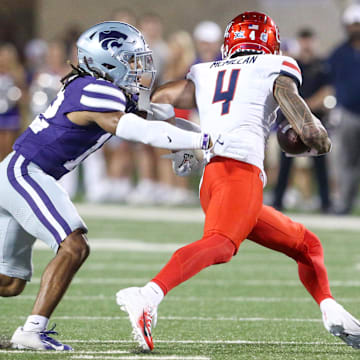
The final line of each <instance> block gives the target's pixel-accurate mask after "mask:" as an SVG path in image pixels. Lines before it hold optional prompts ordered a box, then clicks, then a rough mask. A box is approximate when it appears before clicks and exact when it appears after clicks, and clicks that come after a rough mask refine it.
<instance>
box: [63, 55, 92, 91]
mask: <svg viewBox="0 0 360 360" xmlns="http://www.w3.org/2000/svg"><path fill="white" fill-rule="evenodd" d="M68 64H69V65H70V66H71V68H72V70H71V71H70V72H69V73H67V74H66V75H65V76H64V77H63V78H62V79H61V80H60V81H61V83H62V84H63V85H64V86H65V87H66V86H67V85H69V84H70V83H71V82H72V81H73V80H74V79H76V78H77V77H84V76H86V75H90V73H88V72H87V71H85V70H84V69H82V68H81V67H80V66H79V65H77V66H75V65H73V64H71V63H70V61H68Z"/></svg>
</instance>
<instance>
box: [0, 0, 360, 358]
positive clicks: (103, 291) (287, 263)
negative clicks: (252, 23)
mask: <svg viewBox="0 0 360 360" xmlns="http://www.w3.org/2000/svg"><path fill="white" fill-rule="evenodd" d="M353 3H356V2H354V1H349V0H301V1H299V0H224V1H219V0H206V1H205V0H194V1H189V0H184V1H171V2H170V1H166V0H156V1H151V0H149V1H141V0H132V1H121V0H103V1H101V2H100V1H95V0H62V1H55V0H0V158H3V157H4V156H5V155H6V153H8V152H9V151H11V143H12V141H13V140H14V138H15V137H16V136H17V135H18V134H19V133H20V132H21V131H22V129H24V128H25V127H26V126H27V125H28V124H29V122H30V121H31V120H32V118H33V117H34V116H36V114H37V113H39V112H41V111H43V110H44V109H45V108H46V106H47V105H48V104H49V102H50V101H51V99H52V98H53V97H54V96H55V94H56V92H57V91H58V89H59V88H60V82H59V80H60V78H61V77H62V76H63V75H65V74H66V73H67V72H68V71H69V66H68V64H67V63H66V61H67V60H70V61H72V62H73V63H75V61H76V58H75V52H74V43H75V41H76V39H77V37H78V35H79V34H80V33H81V32H82V31H83V30H85V29H86V28H87V27H89V26H91V25H93V24H94V23H97V22H101V21H105V20H115V19H116V20H124V21H126V20H128V21H130V22H132V23H133V24H134V25H136V26H138V27H139V28H140V29H141V30H142V31H143V32H144V34H145V36H146V37H147V40H148V42H149V43H150V45H151V47H152V48H153V49H154V52H155V53H156V54H155V55H156V61H157V65H158V68H159V78H158V83H161V82H164V81H168V80H171V79H176V78H181V77H184V76H185V74H186V71H187V69H188V68H189V66H190V65H191V64H192V63H193V62H194V61H201V60H204V59H210V58H211V57H213V58H216V56H218V50H219V41H220V40H221V37H222V34H223V30H224V28H225V26H226V24H227V22H228V21H229V20H230V19H232V18H233V17H234V16H235V15H237V14H238V13H240V12H242V11H245V10H259V11H264V12H266V13H268V14H269V15H270V16H272V18H273V19H274V20H275V21H276V22H277V24H278V25H279V27H280V33H281V37H282V40H283V50H284V51H286V52H288V53H289V54H291V55H294V56H295V57H296V56H299V54H300V47H301V39H303V40H304V39H305V40H306V39H308V38H309V31H310V38H312V37H313V34H317V38H315V41H314V43H313V44H312V45H311V46H313V47H314V49H315V50H314V51H315V54H313V55H314V56H315V57H316V59H320V60H321V63H324V64H326V60H327V58H328V57H329V55H330V54H331V52H332V51H333V49H334V48H336V47H337V46H338V45H339V44H341V43H342V42H343V41H346V38H347V32H346V28H345V26H344V22H343V13H344V11H345V9H346V8H347V7H348V6H350V5H351V4H353ZM355 15H356V14H355ZM359 19H360V18H359ZM204 21H207V23H203V22H204ZM209 21H210V23H209ZM214 23H215V24H214ZM216 24H218V26H219V27H217V25H216ZM199 25H201V26H199ZM220 29H221V30H220ZM204 40H206V41H204ZM204 43H205V44H204ZM303 45H304V43H303ZM304 46H305V47H306V44H305V45H304ZM311 46H310V47H311ZM357 51H358V52H359V54H360V50H357ZM359 59H360V56H359V58H358V60H357V61H360V60H359ZM359 68H360V65H359ZM357 74H359V72H357ZM359 76H360V75H359ZM355 82H357V83H360V78H356V77H355ZM325 85H329V84H328V83H325ZM325 90H327V91H324V94H323V95H322V97H321V102H322V105H321V106H322V107H323V108H322V110H323V115H324V121H325V122H326V123H327V124H329V128H330V130H331V137H334V138H336V132H337V127H336V116H335V120H334V121H335V124H332V122H331V121H330V120H329V118H330V117H331V114H332V113H333V114H335V115H336V107H335V108H334V106H335V101H334V100H335V99H334V97H333V92H332V90H331V89H329V88H326V89H325ZM357 93H359V91H358V92H357ZM324 103H325V105H326V106H323V105H324ZM181 116H183V117H194V118H196V113H195V112H185V113H181ZM359 121H360V120H359ZM359 124H360V123H359ZM357 139H359V138H357ZM335 145H336V143H335ZM269 147H270V150H269V153H270V154H271V156H269V157H268V158H267V171H268V174H269V184H268V187H267V189H266V193H265V201H266V202H268V203H270V204H271V203H272V204H274V205H276V206H277V207H278V208H284V209H289V210H292V211H293V212H297V213H300V212H304V213H305V214H304V215H302V214H296V215H295V219H297V220H299V221H301V222H304V223H305V224H306V225H307V226H308V227H309V228H310V229H311V230H314V231H315V232H316V233H317V234H318V235H319V237H320V238H321V239H322V242H323V244H324V249H325V255H326V257H325V258H326V265H327V266H328V269H329V277H330V279H331V285H332V287H333V291H334V295H335V297H336V298H338V299H339V300H340V301H341V302H342V303H344V305H345V306H346V307H347V309H348V310H350V311H351V312H353V313H354V315H356V316H357V317H359V315H360V314H359V306H358V305H359V298H358V293H359V291H358V290H359V286H360V284H359V281H358V274H359V270H360V257H359V255H358V254H359V250H360V249H359V247H360V245H359V232H360V226H359V223H358V221H357V218H356V217H342V218H339V217H336V218H335V217H334V216H333V214H332V213H333V212H336V211H335V210H336V209H335V208H334V207H333V203H334V202H335V200H336V198H337V196H338V195H337V194H338V193H339V191H338V188H339V185H338V177H337V170H338V169H339V163H338V162H337V160H336V157H335V155H336V146H334V151H333V153H332V154H331V156H330V157H329V158H328V159H326V161H327V165H328V169H327V171H328V174H329V177H327V176H326V174H324V173H322V175H324V176H325V180H324V176H323V178H322V180H320V181H323V182H324V181H327V182H328V184H329V191H328V196H329V198H330V199H331V202H330V201H329V202H328V203H326V194H325V195H324V194H323V193H322V194H321V192H320V195H321V196H325V200H324V199H322V198H321V197H319V196H318V195H317V194H318V191H316V188H317V186H316V182H315V181H314V180H313V177H314V176H313V175H314V169H313V166H312V163H311V162H309V161H308V159H307V160H305V161H304V160H302V161H298V162H297V163H296V164H295V168H294V169H293V176H292V179H291V181H290V184H289V187H287V186H286V184H285V185H284V184H283V185H281V184H280V185H281V186H282V187H283V188H287V191H286V192H285V195H284V198H283V203H277V204H276V203H275V200H274V198H275V192H276V190H274V189H276V188H277V185H276V184H277V183H279V181H280V182H281V180H282V179H281V178H280V179H279V177H278V174H279V167H280V150H279V148H278V146H277V144H276V140H274V139H271V140H270V142H269ZM355 150H356V149H354V152H355ZM355 153H356V152H355ZM161 154H163V152H162V151H158V150H154V149H150V148H147V147H143V146H139V145H134V144H129V143H125V142H121V141H118V140H115V141H113V142H110V143H109V144H108V145H107V146H106V148H105V149H104V152H102V153H100V154H98V155H93V156H91V157H90V158H89V159H88V160H86V162H85V164H84V166H83V167H82V168H81V171H80V173H79V174H76V173H75V174H74V175H73V176H72V177H71V176H70V177H69V178H68V179H64V181H63V185H64V186H65V187H66V189H67V191H68V192H69V193H70V195H71V196H72V197H73V198H74V199H75V201H76V202H77V206H78V208H79V211H80V214H81V215H82V216H83V217H84V219H85V221H86V222H87V224H88V226H89V230H90V233H89V238H90V242H91V244H92V248H93V252H92V255H91V257H90V259H89V261H87V262H86V264H85V265H84V267H83V268H82V269H81V271H80V273H79V275H78V276H77V277H76V279H75V281H74V283H73V285H72V286H71V288H70V289H69V291H68V293H67V294H66V296H65V298H64V300H63V302H62V303H61V304H60V306H59V308H58V309H57V311H56V313H55V314H54V318H53V320H54V321H55V322H58V323H59V328H60V329H61V336H60V340H62V341H64V342H65V341H66V342H67V341H69V343H70V344H71V345H73V346H74V347H75V348H76V350H77V351H78V352H77V353H74V354H66V355H61V356H62V357H63V358H71V359H80V358H83V359H85V358H86V359H122V358H127V359H130V358H134V359H137V358H142V357H143V358H149V357H150V358H151V356H146V355H142V354H134V343H133V342H132V339H131V337H130V335H129V334H130V328H129V325H128V324H127V321H126V317H125V316H124V315H123V314H122V313H120V312H119V311H118V308H117V306H116V305H115V301H114V300H115V299H114V294H115V292H116V291H117V290H118V289H119V288H122V287H127V286H131V285H141V284H144V283H145V282H146V281H147V280H148V279H151V277H152V276H153V275H155V274H156V273H157V271H158V270H159V269H160V267H161V266H162V264H164V263H165V261H166V260H167V259H168V257H169V255H170V254H171V252H172V251H173V250H174V249H176V248H178V247H179V246H180V245H181V244H183V243H188V242H190V241H193V240H195V239H197V238H199V237H200V236H201V230H202V219H203V217H202V214H201V210H200V207H199V203H198V200H197V194H196V190H197V186H198V180H199V176H195V177H193V178H191V179H179V178H175V176H173V175H172V170H171V165H170V164H169V163H168V160H166V161H165V160H162V159H161V158H160V155H161ZM359 158H360V156H359ZM354 176H355V178H356V176H357V173H355V175H354ZM281 186H280V187H281ZM278 187H279V185H278ZM321 189H323V187H322V185H320V190H321ZM280 190H281V189H280ZM282 190H284V189H282ZM280 192H281V191H280ZM354 197H355V196H354ZM321 199H322V200H323V203H322V202H321ZM353 200H355V199H353ZM89 202H91V203H93V204H91V205H89V204H88V203H89ZM103 203H104V204H103ZM109 203H112V204H109ZM145 205H146V206H145ZM158 205H162V206H164V205H166V206H169V205H170V206H172V208H171V209H170V210H169V209H168V208H167V207H166V208H158V207H155V206H158ZM179 205H181V206H186V207H184V208H178V206H179ZM356 205H357V204H356V202H355V208H351V209H344V208H343V209H341V208H340V209H338V210H339V211H338V213H343V214H349V213H352V214H355V215H356V214H358V212H359V210H358V206H356ZM149 206H151V207H149ZM187 206H191V207H192V208H188V207H187ZM313 212H323V213H326V216H323V215H313ZM52 256H53V254H52V253H51V251H50V250H48V249H45V248H44V246H42V245H41V244H37V245H36V247H35V252H34V264H35V273H34V279H33V281H32V282H31V283H30V284H29V285H28V286H27V288H26V290H25V292H24V293H23V294H22V295H21V296H19V297H16V298H14V299H4V298H1V299H0V341H1V340H3V339H8V338H9V337H10V336H11V334H12V332H13V331H14V329H15V328H16V327H17V326H19V324H21V322H22V321H23V320H24V319H25V315H26V314H27V313H28V312H29V311H30V309H31V305H32V303H33V300H34V297H35V295H36V292H37V289H38V284H39V277H40V276H41V272H42V270H43V268H44V267H45V266H46V263H47V262H48V261H49V259H50V258H51V257H52ZM159 315H160V319H159V326H158V328H157V329H156V332H155V333H154V335H155V342H156V346H157V352H155V353H154V354H153V355H152V356H153V357H154V358H158V359H199V360H207V359H210V358H211V359H247V360H248V359H250V358H251V359H261V360H264V359H271V360H274V359H301V360H305V359H308V360H314V359H321V360H323V359H326V360H331V359H341V360H343V359H357V358H358V353H357V352H355V351H354V350H352V349H350V348H347V347H345V346H344V345H343V344H342V343H340V342H339V341H337V340H336V339H334V338H332V337H330V336H329V335H328V334H327V333H326V331H325V330H324V329H323V326H322V323H321V320H320V313H319V311H318V308H317V307H316V305H315V303H313V301H312V300H311V299H310V297H309V296H308V295H307V293H306V292H305V290H304V289H303V288H302V287H301V285H300V283H299V281H298V278H297V273H296V266H295V265H294V264H293V263H292V262H291V260H289V259H287V258H285V257H283V256H282V255H279V254H276V253H274V252H270V251H269V250H266V249H262V248H259V247H257V246H256V245H254V244H251V243H248V242H245V243H244V245H242V248H241V251H240V252H239V255H238V256H237V257H236V258H235V259H234V260H233V261H232V262H231V263H230V264H228V265H226V266H219V267H213V268H211V269H207V270H206V271H203V272H202V273H201V274H200V275H199V276H197V277H196V278H195V279H194V280H193V281H190V282H188V283H186V284H184V285H182V286H181V287H179V288H178V289H176V290H175V291H174V294H171V296H169V298H168V299H166V301H165V302H164V304H163V305H162V307H161V309H160V314H159ZM66 339H68V340H66ZM40 356H41V357H40ZM0 358H1V359H26V360H29V359H40V358H44V359H45V358H54V359H55V358H58V357H57V356H56V355H55V354H54V355H48V354H46V355H45V354H44V355H39V354H36V353H32V354H29V353H25V354H23V353H21V352H15V351H10V350H9V351H8V350H1V351H0Z"/></svg>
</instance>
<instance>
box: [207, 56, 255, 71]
mask: <svg viewBox="0 0 360 360" xmlns="http://www.w3.org/2000/svg"><path fill="white" fill-rule="evenodd" d="M257 58H258V56H257V55H253V56H245V57H243V58H241V57H239V58H235V59H231V60H223V61H214V62H213V63H212V64H211V65H210V69H211V68H213V67H216V68H218V67H222V66H226V65H242V64H254V63H255V61H256V60H257Z"/></svg>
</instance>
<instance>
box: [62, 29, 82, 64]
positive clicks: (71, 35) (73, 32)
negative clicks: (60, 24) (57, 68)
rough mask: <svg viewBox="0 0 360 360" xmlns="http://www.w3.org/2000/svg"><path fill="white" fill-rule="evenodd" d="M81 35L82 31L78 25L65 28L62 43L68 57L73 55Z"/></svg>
mask: <svg viewBox="0 0 360 360" xmlns="http://www.w3.org/2000/svg"><path fill="white" fill-rule="evenodd" d="M81 33H82V30H81V28H80V27H79V26H78V25H77V24H70V25H68V26H66V27H65V30H64V33H63V35H62V42H63V44H64V46H65V52H66V56H67V57H68V56H69V55H70V54H71V52H72V50H73V46H74V44H75V43H76V41H77V39H78V38H79V36H80V35H81Z"/></svg>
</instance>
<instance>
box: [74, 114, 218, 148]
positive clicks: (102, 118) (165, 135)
mask: <svg viewBox="0 0 360 360" xmlns="http://www.w3.org/2000/svg"><path fill="white" fill-rule="evenodd" d="M68 117H69V119H70V120H71V121H72V122H74V123H76V124H78V125H87V124H89V123H91V122H95V123H96V124H97V125H99V126H100V127H101V128H102V129H104V130H105V131H106V132H109V133H111V134H113V135H116V136H118V137H121V138H123V139H126V140H131V141H138V142H141V143H143V144H148V145H152V146H155V147H160V148H164V149H169V150H180V149H204V150H206V149H208V148H209V147H210V146H211V145H212V143H211V140H210V136H209V135H208V134H205V133H197V132H192V131H186V130H182V129H179V128H177V127H176V126H173V125H171V124H168V123H166V122H164V121H149V120H145V119H143V118H142V117H140V116H138V115H135V114H132V113H123V112H121V111H116V112H104V113H103V112H90V111H77V112H72V113H70V114H68Z"/></svg>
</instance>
